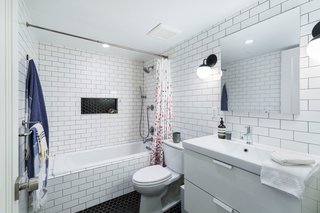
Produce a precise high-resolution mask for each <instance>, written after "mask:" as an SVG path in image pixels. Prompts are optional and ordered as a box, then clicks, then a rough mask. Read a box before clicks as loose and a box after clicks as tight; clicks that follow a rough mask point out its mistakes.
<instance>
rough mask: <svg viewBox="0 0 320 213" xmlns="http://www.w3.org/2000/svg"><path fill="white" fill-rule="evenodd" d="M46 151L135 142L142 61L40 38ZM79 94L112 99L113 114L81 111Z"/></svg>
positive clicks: (141, 80)
mask: <svg viewBox="0 0 320 213" xmlns="http://www.w3.org/2000/svg"><path fill="white" fill-rule="evenodd" d="M39 51H40V52H39V53H40V66H39V75H40V79H41V83H42V88H43V92H44V96H45V101H46V107H47V113H48V120H49V127H50V128H49V129H50V151H51V154H55V153H64V152H72V151H77V150H85V149H93V148H97V147H102V146H106V145H111V144H119V143H128V142H137V141H139V140H141V139H140V136H139V116H140V94H139V93H140V92H139V86H140V85H141V86H142V85H143V71H142V62H139V61H130V60H127V59H121V58H116V57H112V56H108V55H103V54H100V53H94V52H88V51H84V50H79V49H74V48H68V47H64V46H59V45H54V44H48V43H40V50H39ZM81 97H91V98H96V97H100V98H118V114H86V115H81V107H80V104H81Z"/></svg>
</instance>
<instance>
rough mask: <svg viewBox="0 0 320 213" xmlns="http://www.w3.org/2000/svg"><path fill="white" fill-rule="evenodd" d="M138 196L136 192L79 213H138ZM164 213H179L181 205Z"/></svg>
mask: <svg viewBox="0 0 320 213" xmlns="http://www.w3.org/2000/svg"><path fill="white" fill-rule="evenodd" d="M139 206H140V194H139V193H138V192H136V191H134V192H131V193H128V194H125V195H122V196H120V197H117V198H114V199H112V200H108V201H106V202H104V203H101V204H98V205H96V206H93V207H91V208H88V209H85V210H83V211H80V212H79V213H139ZM165 213H181V204H180V203H179V204H177V205H175V206H174V207H172V208H171V209H169V210H168V211H166V212H165Z"/></svg>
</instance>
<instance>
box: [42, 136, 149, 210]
mask: <svg viewBox="0 0 320 213" xmlns="http://www.w3.org/2000/svg"><path fill="white" fill-rule="evenodd" d="M50 160H51V161H52V162H50V165H51V168H50V173H51V176H50V177H49V180H48V201H47V203H46V205H45V206H44V207H43V209H42V211H40V213H47V212H52V213H60V212H70V213H74V212H79V211H81V210H83V209H86V208H90V207H91V206H94V205H97V204H99V203H103V202H105V201H107V200H110V199H113V198H115V197H118V196H121V195H123V194H126V193H129V192H132V191H134V188H133V185H132V176H133V174H134V173H135V172H136V171H138V170H139V169H141V168H144V167H146V166H149V164H150V152H149V151H148V150H147V149H146V148H145V145H144V144H143V143H142V142H137V143H128V144H122V145H116V146H109V147H106V148H99V149H95V150H88V151H79V152H74V153H66V154H57V155H55V156H54V157H53V158H51V159H50Z"/></svg>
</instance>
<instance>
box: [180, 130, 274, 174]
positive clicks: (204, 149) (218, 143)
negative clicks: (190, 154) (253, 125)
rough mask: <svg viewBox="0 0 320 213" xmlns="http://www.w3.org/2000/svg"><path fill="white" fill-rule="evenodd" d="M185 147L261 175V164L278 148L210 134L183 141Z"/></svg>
mask: <svg viewBox="0 0 320 213" xmlns="http://www.w3.org/2000/svg"><path fill="white" fill-rule="evenodd" d="M183 146H184V148H185V149H189V150H191V151H195V152H198V153H200V154H203V155H206V156H209V157H211V158H214V159H216V160H219V161H222V162H224V163H227V164H230V165H233V166H236V167H239V168H241V169H244V170H247V171H249V172H251V173H255V174H257V175H260V170H261V165H262V162H264V161H265V160H267V159H270V153H271V152H272V151H274V150H276V149H277V148H276V147H275V148H273V147H267V146H262V145H259V144H252V145H248V144H246V143H245V142H240V141H234V140H231V141H230V140H222V139H218V137H217V135H210V136H205V137H200V138H194V139H190V140H185V141H183Z"/></svg>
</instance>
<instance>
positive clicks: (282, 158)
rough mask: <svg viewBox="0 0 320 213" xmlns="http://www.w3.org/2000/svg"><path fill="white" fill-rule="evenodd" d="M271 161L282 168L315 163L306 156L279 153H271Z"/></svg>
mask: <svg viewBox="0 0 320 213" xmlns="http://www.w3.org/2000/svg"><path fill="white" fill-rule="evenodd" d="M271 159H272V160H273V161H275V162H277V163H279V164H281V165H284V166H292V165H308V164H313V163H315V160H314V159H313V158H311V157H310V156H308V155H300V154H292V153H288V152H279V151H275V152H272V153H271Z"/></svg>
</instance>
